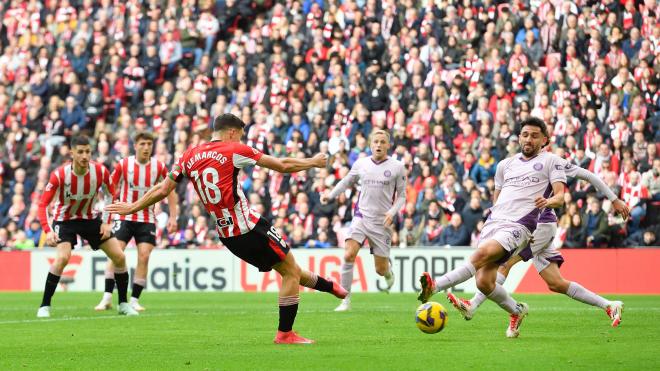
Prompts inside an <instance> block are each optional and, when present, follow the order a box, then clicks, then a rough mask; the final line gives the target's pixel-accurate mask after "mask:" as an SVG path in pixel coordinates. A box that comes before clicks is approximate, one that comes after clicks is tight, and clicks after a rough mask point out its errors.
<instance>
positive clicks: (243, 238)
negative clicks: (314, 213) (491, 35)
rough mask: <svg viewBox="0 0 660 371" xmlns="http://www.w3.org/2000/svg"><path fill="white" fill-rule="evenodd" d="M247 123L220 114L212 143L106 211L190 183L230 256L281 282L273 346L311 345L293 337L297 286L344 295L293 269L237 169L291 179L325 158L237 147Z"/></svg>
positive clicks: (147, 202)
mask: <svg viewBox="0 0 660 371" xmlns="http://www.w3.org/2000/svg"><path fill="white" fill-rule="evenodd" d="M244 128H245V123H243V121H241V119H239V118H238V117H236V116H234V115H232V114H223V115H221V116H218V117H216V118H215V120H214V122H213V138H212V140H211V142H209V143H204V144H201V145H198V146H196V147H192V148H189V149H188V150H186V151H185V152H184V153H183V155H182V156H181V158H179V160H178V161H177V163H176V164H175V165H174V166H173V168H172V170H171V171H170V173H169V174H168V176H167V178H166V179H165V180H164V181H162V182H160V183H158V185H156V186H155V187H153V188H151V189H150V190H149V191H148V192H147V193H146V194H145V195H144V196H142V197H141V198H140V199H139V200H137V201H135V202H133V203H131V204H128V203H125V202H117V203H114V204H112V205H108V206H106V210H107V211H108V212H111V213H116V214H119V215H130V214H134V213H136V212H138V211H140V210H144V209H146V208H147V207H149V206H151V205H153V204H155V203H156V202H158V201H160V200H162V199H164V198H165V197H167V195H168V194H170V192H172V191H173V190H174V188H175V187H176V185H177V183H178V182H180V181H182V180H183V178H184V177H185V178H189V179H190V180H192V182H193V186H194V188H195V192H197V195H198V196H199V198H200V200H201V202H202V203H203V204H204V207H205V208H206V210H207V211H208V213H209V214H210V215H211V216H212V217H213V219H214V221H215V223H216V226H217V228H216V230H217V232H218V235H219V236H220V240H221V241H222V243H223V244H224V245H225V246H227V248H228V249H229V251H231V252H232V253H233V254H234V255H236V256H237V257H239V258H241V259H242V260H244V261H246V262H248V263H249V264H251V265H253V266H255V267H257V268H259V270H260V271H262V272H268V271H270V270H271V269H275V270H276V271H277V272H278V273H279V274H280V275H281V276H282V287H281V289H280V294H279V313H280V318H279V326H278V331H277V335H276V336H275V340H274V342H275V343H276V344H311V343H313V342H314V341H313V340H310V339H306V338H304V337H302V336H300V335H298V334H297V333H296V332H295V331H293V323H294V321H295V319H296V314H297V313H298V303H299V301H300V297H299V295H298V292H299V289H300V285H302V286H305V287H309V288H313V289H315V290H318V291H323V292H328V293H331V294H333V295H334V296H336V297H337V298H340V299H343V298H345V297H346V295H347V293H348V292H347V291H346V290H344V288H342V287H341V286H339V285H338V284H337V283H336V282H333V281H330V280H326V279H324V278H322V277H318V276H317V275H316V274H315V273H312V272H309V271H304V270H302V269H301V268H300V266H298V264H297V263H296V261H295V259H294V257H293V253H292V252H290V251H289V246H288V245H287V243H286V242H285V241H284V239H283V238H282V237H281V236H280V235H279V233H278V232H277V230H276V229H275V227H273V226H271V225H270V223H269V222H268V221H267V220H266V219H264V218H262V217H261V215H259V214H258V213H257V212H255V211H254V210H252V209H251V208H250V205H249V204H248V200H247V198H246V197H245V195H244V194H243V190H242V187H241V185H240V183H239V182H238V173H239V171H240V169H243V168H245V167H247V166H254V165H258V166H261V167H265V168H268V169H272V170H275V171H278V172H281V173H295V172H298V171H304V170H308V169H311V168H314V167H317V168H323V167H325V166H326V161H327V156H326V155H324V154H318V155H316V156H314V157H313V158H304V159H296V158H284V159H279V158H275V157H271V156H268V155H264V154H263V153H261V152H260V151H259V150H257V149H255V148H252V147H248V146H246V145H244V144H242V143H241V142H240V140H241V138H242V137H243V136H244V135H245V129H244Z"/></svg>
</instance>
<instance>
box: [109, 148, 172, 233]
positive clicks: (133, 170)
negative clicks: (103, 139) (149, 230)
mask: <svg viewBox="0 0 660 371" xmlns="http://www.w3.org/2000/svg"><path fill="white" fill-rule="evenodd" d="M165 177H167V167H166V166H165V164H164V163H162V162H160V161H158V160H156V159H155V158H152V159H150V160H149V162H148V163H146V164H141V163H139V162H138V160H137V159H136V158H135V156H130V157H127V158H125V159H123V160H121V161H119V162H118V163H117V164H116V165H115V168H114V170H113V171H112V176H111V179H112V185H113V187H114V189H115V194H114V196H115V199H118V200H119V201H121V202H126V203H132V202H135V201H137V200H139V199H140V197H142V196H144V194H145V193H147V191H148V190H149V189H151V188H152V187H153V186H155V185H156V184H158V182H160V181H161V180H163V179H165ZM115 219H116V220H128V221H131V222H142V223H156V216H155V215H154V207H153V205H152V206H150V207H148V208H146V209H144V210H142V211H138V212H137V213H135V214H131V215H117V216H115Z"/></svg>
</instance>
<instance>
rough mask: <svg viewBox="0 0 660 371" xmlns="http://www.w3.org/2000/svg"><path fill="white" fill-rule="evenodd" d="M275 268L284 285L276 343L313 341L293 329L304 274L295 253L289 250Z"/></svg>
mask: <svg viewBox="0 0 660 371" xmlns="http://www.w3.org/2000/svg"><path fill="white" fill-rule="evenodd" d="M273 269H275V270H276V271H277V272H278V273H279V274H280V275H281V276H282V287H281V288H280V295H279V306H280V320H279V326H278V327H277V336H276V337H275V343H286V344H289V343H295V344H311V343H313V342H314V341H313V340H309V339H305V338H303V337H300V336H298V335H297V334H296V333H295V332H294V331H293V323H294V322H295V320H296V314H297V313H298V303H299V302H300V296H299V289H300V276H301V274H302V272H301V269H300V267H299V266H298V264H296V261H295V259H294V257H293V254H292V253H291V252H288V253H287V254H286V256H285V258H284V260H282V261H281V262H279V263H277V264H275V265H274V266H273Z"/></svg>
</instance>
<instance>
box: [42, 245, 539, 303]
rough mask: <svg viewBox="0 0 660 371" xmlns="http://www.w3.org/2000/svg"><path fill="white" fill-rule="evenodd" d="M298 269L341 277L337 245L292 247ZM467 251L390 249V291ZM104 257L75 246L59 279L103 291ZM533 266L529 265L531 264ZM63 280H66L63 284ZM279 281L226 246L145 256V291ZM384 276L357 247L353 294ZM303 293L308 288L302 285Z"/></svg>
mask: <svg viewBox="0 0 660 371" xmlns="http://www.w3.org/2000/svg"><path fill="white" fill-rule="evenodd" d="M292 251H293V254H294V255H295V258H296V261H297V262H298V264H299V265H300V267H301V268H302V269H306V270H311V271H312V272H315V273H317V274H318V275H319V276H322V277H330V278H333V279H335V280H336V281H337V282H339V281H340V274H341V263H342V258H343V255H344V252H343V250H341V249H310V250H300V249H298V250H292ZM472 252H473V250H471V249H442V248H441V249H430V248H429V249H393V250H392V257H391V260H392V271H393V272H394V275H395V284H394V287H393V288H392V290H391V291H392V292H417V291H418V290H419V276H420V275H421V274H422V273H423V272H425V271H426V272H429V273H431V275H432V276H433V277H434V278H435V277H439V276H441V275H443V274H444V273H446V272H448V271H450V270H452V269H454V268H456V267H459V266H460V265H462V264H463V263H465V261H466V260H467V259H468V258H469V256H470V255H471V254H472ZM31 255H32V256H31V275H32V276H31V280H30V281H31V286H32V291H42V290H43V288H44V282H45V280H46V275H47V274H48V269H49V266H50V264H51V262H52V260H53V259H54V257H55V250H52V251H34V252H32V254H31ZM126 258H127V262H128V266H129V269H130V272H131V277H132V274H133V270H134V269H135V265H136V262H137V252H136V250H135V249H128V250H127V251H126ZM106 259H107V258H106V257H105V255H104V254H103V252H100V251H96V252H94V251H76V250H74V252H73V254H72V257H71V260H70V261H69V265H68V266H67V267H66V269H65V270H64V273H63V275H62V276H63V279H62V282H64V283H65V288H66V289H67V290H70V291H102V290H103V287H104V279H105V274H104V272H105V264H106ZM529 268H530V263H529V262H527V263H520V264H518V265H517V266H516V267H514V269H513V270H512V271H511V273H510V275H509V278H508V279H507V281H506V284H505V288H506V289H507V290H509V291H513V290H515V288H516V287H517V286H518V284H519V283H520V281H521V280H522V278H523V276H524V274H525V272H526V271H527V270H528V269H529ZM532 269H533V268H532ZM67 282H68V283H67ZM280 285H281V279H280V277H279V274H277V272H275V271H271V272H266V273H261V272H259V271H258V270H257V268H255V267H253V266H251V265H249V264H247V263H245V262H243V261H241V260H240V259H238V258H236V257H235V256H234V255H232V254H231V252H229V251H228V250H155V251H154V252H153V253H152V254H151V259H150V260H149V273H148V276H147V289H148V290H149V291H152V292H154V291H232V292H253V291H259V292H263V291H269V292H276V291H278V289H279V287H280ZM383 287H384V279H383V278H382V277H380V276H378V275H377V274H376V270H375V267H374V260H373V258H372V257H371V255H369V254H368V252H366V251H361V252H360V255H359V256H358V258H357V260H356V262H355V270H354V274H353V286H352V291H353V292H377V291H379V290H380V289H382V288H383ZM475 290H476V286H475V283H474V279H470V280H468V281H466V282H464V283H462V284H460V285H458V286H456V287H455V289H454V291H464V292H475ZM305 291H312V290H310V289H305Z"/></svg>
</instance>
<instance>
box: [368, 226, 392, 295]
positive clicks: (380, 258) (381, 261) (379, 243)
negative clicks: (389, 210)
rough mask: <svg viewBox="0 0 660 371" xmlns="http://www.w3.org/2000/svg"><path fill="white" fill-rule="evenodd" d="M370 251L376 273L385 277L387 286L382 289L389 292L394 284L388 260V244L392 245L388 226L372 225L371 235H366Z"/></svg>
mask: <svg viewBox="0 0 660 371" xmlns="http://www.w3.org/2000/svg"><path fill="white" fill-rule="evenodd" d="M367 238H368V240H369V246H370V247H371V253H372V254H373V256H374V265H375V268H376V273H378V275H379V276H381V277H383V278H385V283H386V284H387V287H386V288H385V289H384V290H381V291H385V292H389V291H390V289H391V288H392V286H394V272H392V264H391V262H390V246H391V245H392V231H391V230H390V229H389V228H386V227H381V226H374V227H373V231H372V232H371V235H369V237H367Z"/></svg>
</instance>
